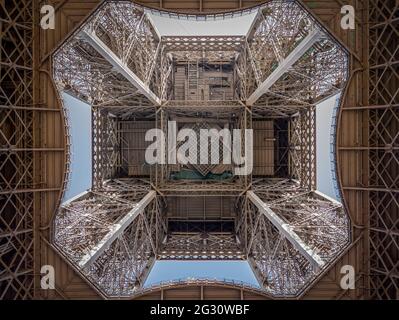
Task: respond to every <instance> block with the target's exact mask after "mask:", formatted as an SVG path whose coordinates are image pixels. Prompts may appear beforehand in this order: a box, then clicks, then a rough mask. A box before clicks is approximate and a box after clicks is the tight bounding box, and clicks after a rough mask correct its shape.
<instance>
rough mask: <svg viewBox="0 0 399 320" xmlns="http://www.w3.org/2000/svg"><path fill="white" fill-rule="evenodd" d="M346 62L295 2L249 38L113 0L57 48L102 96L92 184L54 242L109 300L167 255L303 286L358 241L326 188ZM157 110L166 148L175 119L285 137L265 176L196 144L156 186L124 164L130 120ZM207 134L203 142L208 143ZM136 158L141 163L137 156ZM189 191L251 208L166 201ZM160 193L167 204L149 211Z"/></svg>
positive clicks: (262, 21)
mask: <svg viewBox="0 0 399 320" xmlns="http://www.w3.org/2000/svg"><path fill="white" fill-rule="evenodd" d="M346 60H347V58H346V53H345V51H344V50H343V49H342V48H341V47H340V46H339V45H338V44H337V43H336V42H335V41H334V40H332V39H331V38H330V37H329V36H328V35H327V33H325V32H324V31H323V30H322V28H321V27H320V25H319V24H318V23H316V21H315V20H314V19H313V18H312V17H311V16H310V15H309V13H307V12H306V11H304V10H303V9H302V8H301V7H300V6H299V5H298V4H296V3H295V2H291V1H272V2H270V3H268V4H266V5H264V6H262V7H260V8H259V9H258V14H257V16H256V18H255V20H254V23H253V25H252V26H251V29H250V31H249V32H248V35H247V36H245V37H243V36H225V37H222V36H219V37H211V36H203V37H184V36H179V37H172V36H168V37H160V36H159V34H158V32H157V30H156V28H155V27H154V26H153V25H152V24H151V18H150V16H149V15H148V13H146V12H145V11H143V10H142V9H140V8H139V7H137V6H135V5H133V4H131V3H129V2H121V3H120V2H111V1H110V2H106V3H105V4H104V5H103V6H101V8H100V9H99V10H98V11H97V12H96V13H95V14H94V15H93V17H92V18H91V19H90V20H89V21H88V22H87V23H86V24H85V25H84V26H82V27H81V28H80V30H79V31H78V32H77V33H76V34H75V35H74V36H72V38H71V39H70V40H69V41H68V42H67V43H66V44H64V45H63V46H62V47H61V48H60V50H58V51H57V52H56V54H55V55H54V78H55V81H56V83H57V86H58V89H59V90H61V91H62V90H63V91H65V90H68V91H69V92H71V93H73V94H75V95H77V96H78V97H80V98H81V99H85V100H86V101H87V102H89V103H90V104H91V105H92V106H93V123H92V126H93V154H94V157H93V190H91V191H88V192H87V193H85V194H84V195H81V196H79V197H78V198H76V199H72V200H71V201H69V202H67V203H66V204H64V205H63V206H62V207H61V210H60V211H59V213H58V214H57V216H56V219H55V234H54V243H55V244H56V245H57V247H58V248H60V250H61V251H63V252H64V253H65V254H66V255H67V256H68V258H69V259H70V260H71V262H72V263H74V264H75V266H76V267H77V268H80V270H82V272H83V273H85V274H86V275H87V277H88V278H89V279H90V280H92V281H93V282H95V284H96V285H97V286H98V287H99V288H100V289H101V290H103V291H104V292H105V294H107V295H110V296H120V295H129V294H131V293H132V292H133V291H134V290H136V289H137V288H138V287H140V286H142V284H143V279H145V275H146V274H147V272H148V270H149V269H150V267H151V264H152V262H153V261H154V259H189V260H201V259H206V260H207V259H224V260H226V259H227V260H229V259H233V260H236V259H248V260H249V261H250V264H251V266H252V267H253V268H254V271H255V273H256V275H257V277H258V279H259V281H260V284H261V286H262V287H263V289H264V290H266V291H268V292H269V293H270V294H272V295H277V296H281V295H285V296H294V295H297V294H298V293H299V292H300V291H301V290H302V289H303V288H304V287H305V286H306V284H307V283H309V282H310V281H311V280H312V279H314V277H316V276H317V274H318V273H319V272H320V270H322V269H323V268H324V267H325V266H326V265H328V264H329V263H331V261H332V260H333V259H334V258H335V257H336V256H337V255H338V254H339V253H340V252H341V251H342V250H343V249H344V248H345V246H347V245H348V244H349V227H350V226H349V220H348V216H347V215H346V214H345V212H344V210H343V208H342V205H340V204H339V203H337V202H336V201H334V200H332V199H329V198H327V197H325V196H323V195H321V194H320V193H318V192H317V191H315V188H316V179H315V177H316V170H315V160H316V159H315V143H316V136H315V104H316V103H317V102H318V101H320V100H322V99H324V98H325V97H328V96H330V95H332V94H336V93H338V92H339V91H340V90H342V88H343V86H344V85H345V80H346V77H347V62H346ZM157 64H158V65H157ZM156 65H157V66H156ZM215 97H221V98H222V99H221V100H215ZM219 99H220V98H219ZM150 108H153V109H152V110H153V111H152V112H151V109H150ZM151 113H152V115H151ZM148 120H152V121H154V120H155V121H154V125H155V126H156V127H157V128H160V129H161V130H162V131H163V132H164V133H168V134H167V135H166V138H167V141H168V143H167V148H166V150H168V151H167V152H166V153H169V152H171V150H172V149H171V147H172V145H169V144H170V143H172V144H173V143H174V142H173V140H170V138H173V137H169V132H168V129H169V126H170V121H174V122H175V123H176V129H178V130H180V129H187V128H191V129H193V130H194V133H195V134H197V135H198V136H199V132H200V130H201V129H216V130H218V131H219V130H221V129H222V128H225V129H241V130H242V132H244V134H245V130H246V129H252V127H253V123H254V121H266V122H265V123H268V124H267V126H269V129H264V128H263V129H262V126H257V125H256V126H254V127H255V130H269V131H271V132H269V133H268V134H267V136H268V137H270V138H269V139H270V140H272V141H273V140H276V141H278V142H276V143H272V144H271V145H270V144H266V145H264V146H263V147H264V148H265V149H264V150H265V151H264V152H263V153H259V152H258V153H257V156H258V157H257V159H256V162H257V164H259V163H260V165H264V166H268V167H269V171H264V172H263V175H264V176H263V177H262V178H261V179H260V180H259V179H256V180H254V181H252V176H251V175H245V176H234V174H232V171H233V170H232V168H231V166H227V165H216V164H214V165H205V164H201V165H198V164H195V163H194V161H190V160H192V159H191V158H198V157H199V155H198V153H196V154H192V155H191V156H190V157H191V158H190V159H189V163H188V165H181V164H159V165H157V166H156V169H155V170H151V171H150V176H147V177H146V179H149V181H150V183H151V188H152V189H153V191H151V192H150V193H149V194H147V195H146V196H144V195H143V194H142V193H140V192H138V190H140V189H141V188H143V186H142V183H138V181H137V180H136V179H137V173H138V172H140V170H138V171H136V172H133V171H129V170H128V175H126V170H125V171H124V173H123V171H121V170H118V169H120V168H121V165H120V162H121V154H122V155H124V154H125V152H124V151H121V149H120V141H122V144H123V145H124V146H125V145H126V139H127V138H126V137H125V136H124V138H122V136H121V135H123V134H124V133H123V130H122V131H120V130H119V129H118V128H129V130H132V129H134V123H135V122H136V123H137V128H140V121H148ZM126 121H129V123H130V125H129V126H128V127H126V126H125V125H124V124H123V123H124V122H126ZM267 121H268V122H267ZM279 121H280V122H279ZM274 122H276V128H277V127H278V126H279V125H280V126H282V122H284V123H285V125H284V126H285V130H280V131H278V130H277V129H276V132H277V136H278V137H279V139H274V131H275V130H274V129H271V128H274V125H273V124H274ZM270 125H271V127H270ZM256 128H258V129H256ZM241 138H242V141H243V142H244V141H245V139H244V136H242V137H241ZM280 138H281V141H280ZM196 141H197V142H196V144H197V143H199V141H201V140H199V139H197V140H196ZM223 143H225V142H223ZM223 143H222V140H221V141H220V145H221V146H222V145H223ZM263 143H264V142H260V146H261V147H262V144H263ZM196 144H195V145H192V146H191V147H194V148H196V150H197V152H199V150H200V148H197V147H198V146H197V145H196ZM127 145H128V147H127V148H133V149H132V150H135V152H139V151H138V150H141V151H140V152H143V150H142V149H140V146H141V145H134V143H133V142H132V145H130V144H129V143H127ZM135 147H136V148H135ZM270 147H271V149H270ZM274 148H276V149H278V150H279V151H278V152H274ZM221 149H222V148H221V147H220V146H219V149H218V150H216V149H215V150H213V149H211V150H210V156H211V155H212V154H217V153H221ZM280 149H283V150H284V151H285V152H281V150H280ZM272 150H273V152H272ZM242 152H243V153H242V155H244V152H245V146H244V147H243V148H242ZM268 153H270V154H268ZM274 154H276V155H277V157H274V156H273V155H274ZM266 155H267V156H268V158H270V159H268V160H267V163H263V164H262V161H266V160H264V157H265V156H266ZM164 156H165V158H168V154H165V155H164ZM177 158H179V154H177ZM123 159H124V160H123V161H125V162H127V165H128V166H129V161H130V158H129V157H128V158H127V159H126V156H124V158H123ZM197 160H198V159H197ZM279 161H280V162H285V163H286V170H285V171H284V173H285V175H284V174H283V176H281V174H282V170H280V166H277V170H276V172H275V171H274V170H273V168H274V166H275V162H279ZM270 168H271V169H270ZM135 176H136V177H135ZM122 178H123V179H128V180H125V181H129V182H125V183H128V184H127V185H126V188H128V189H127V190H131V191H132V192H133V190H134V192H133V193H134V195H132V194H130V193H129V197H126V195H124V191H123V190H122V189H118V190H116V191H114V190H111V189H110V186H109V183H110V182H109V181H108V179H122ZM282 178H284V179H288V180H281V179H282ZM112 181H114V183H115V182H117V181H120V180H112ZM133 181H134V182H133ZM117 183H118V182H117ZM119 187H120V186H119ZM125 192H126V191H125ZM155 194H157V196H155ZM150 195H151V198H150V199H149V198H148V197H150ZM181 196H185V197H191V196H195V197H198V196H202V197H228V198H230V200H229V201H230V202H233V203H234V202H236V200H238V202H239V203H240V205H239V206H237V208H236V209H233V211H235V212H234V213H233V214H232V215H231V212H230V215H231V217H230V219H228V220H226V218H224V220H223V219H222V220H220V217H219V218H216V220H215V218H214V217H213V218H212V213H211V212H210V211H208V210H209V209H208V208H205V205H204V215H203V216H202V218H201V219H200V220H198V218H197V219H195V218H194V215H193V214H191V215H190V214H189V215H188V216H187V217H186V219H184V220H181V219H180V220H179V219H178V220H176V219H171V214H168V212H167V211H168V210H167V209H166V210H162V206H160V205H159V203H158V202H159V201H161V202H162V201H164V200H165V199H168V200H167V201H177V198H178V197H181ZM155 197H156V198H157V199H158V200H154V198H155ZM171 198H173V199H174V200H170V199H171ZM215 199H216V198H215ZM152 201H154V203H156V204H158V205H157V207H156V208H157V209H156V210H155V211H154V209H151V210H152V211H151V210H150V212H149V210H147V209H146V206H147V205H149V203H152ZM214 201H216V200H214ZM175 207H176V208H177V206H175ZM177 210H179V209H177ZM174 214H175V215H176V212H175V213H174ZM177 215H178V216H179V213H177ZM152 225H154V228H155V230H152V229H151V227H149V226H152ZM125 241H126V242H125ZM123 250H125V251H123ZM111 261H112V263H116V265H115V266H114V268H113V269H112V270H111V269H108V268H111ZM115 261H116V262H115ZM146 261H147V263H146ZM128 262H129V263H128ZM129 267H130V268H131V270H129ZM100 270H101V271H100ZM119 283H123V285H122V286H120V287H118V284H119ZM132 283H133V284H132Z"/></svg>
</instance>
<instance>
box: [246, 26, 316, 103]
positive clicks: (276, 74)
mask: <svg viewBox="0 0 399 320" xmlns="http://www.w3.org/2000/svg"><path fill="white" fill-rule="evenodd" d="M321 36H322V32H321V31H320V30H318V29H314V30H312V31H311V32H310V33H309V34H308V35H307V36H306V37H305V39H303V40H302V41H301V42H300V43H299V45H298V46H297V47H296V48H295V49H294V50H293V51H292V52H291V53H290V54H289V55H288V57H287V58H285V59H284V60H283V61H282V62H281V63H280V64H279V66H278V67H277V68H276V69H275V70H274V71H273V72H272V73H271V74H270V75H269V76H268V77H267V79H266V80H265V81H263V82H262V83H261V84H260V86H259V87H258V88H257V89H256V90H255V92H254V93H252V94H251V96H250V97H249V99H248V100H247V105H249V106H252V105H254V104H255V102H256V101H258V99H259V98H260V97H261V96H262V95H264V94H265V93H266V92H267V91H268V90H269V89H270V88H271V87H272V86H273V84H275V83H276V82H277V81H278V80H279V79H280V78H281V77H282V76H283V75H284V74H285V73H286V72H287V71H288V70H289V69H290V68H291V67H292V66H293V65H294V64H295V63H296V62H297V61H298V60H299V59H300V58H301V57H302V56H303V55H304V54H305V53H306V51H308V50H309V49H310V48H311V47H312V46H313V45H314V44H315V43H316V42H317V41H318V40H319V39H320V37H321Z"/></svg>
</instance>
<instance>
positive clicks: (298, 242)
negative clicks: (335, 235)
mask: <svg viewBox="0 0 399 320" xmlns="http://www.w3.org/2000/svg"><path fill="white" fill-rule="evenodd" d="M247 197H248V199H249V200H250V201H251V202H252V203H253V204H254V205H255V206H256V207H257V208H258V209H259V211H260V213H261V214H263V215H265V216H266V218H267V219H268V220H269V221H270V222H271V223H272V224H273V225H274V226H275V227H276V228H277V229H278V230H279V231H280V232H281V233H282V234H283V235H284V236H285V238H286V239H287V240H288V241H289V242H290V243H291V244H292V245H293V246H294V248H295V249H297V250H298V251H299V252H300V253H301V254H302V255H303V256H304V257H305V258H306V259H307V260H308V261H309V262H310V263H311V264H312V265H313V267H315V268H316V269H321V268H322V267H323V266H324V261H323V260H322V259H321V257H320V256H319V255H318V254H317V253H316V252H314V250H312V249H311V248H310V247H309V246H308V245H306V243H304V242H303V241H302V239H301V238H300V237H299V236H298V235H297V234H296V233H295V231H294V230H293V228H292V227H291V226H290V225H289V224H288V223H286V222H285V221H284V220H282V219H281V218H280V217H279V216H278V215H277V214H276V213H275V212H274V211H273V210H272V209H270V207H269V206H268V205H267V204H266V203H264V202H263V201H262V200H261V199H260V198H259V197H258V196H257V195H256V194H255V193H254V192H253V191H248V193H247Z"/></svg>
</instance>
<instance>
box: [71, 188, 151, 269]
mask: <svg viewBox="0 0 399 320" xmlns="http://www.w3.org/2000/svg"><path fill="white" fill-rule="evenodd" d="M155 197H156V192H155V191H150V192H149V193H148V194H147V195H146V196H145V197H144V198H143V200H141V201H140V202H139V203H137V204H136V205H135V206H134V208H133V209H132V210H131V211H130V212H129V213H128V214H127V215H125V216H124V217H123V218H122V219H121V220H120V221H118V222H117V223H115V224H114V225H113V226H112V227H111V228H110V231H109V232H108V233H107V234H106V235H105V236H104V237H103V238H102V239H101V241H100V242H99V243H98V244H97V245H96V246H94V248H93V249H92V250H91V251H90V252H89V253H88V254H86V255H85V256H84V257H83V258H82V260H81V261H80V262H79V266H80V267H81V268H88V267H90V266H91V265H92V264H93V263H94V261H96V260H97V259H98V257H100V256H101V255H102V254H103V253H104V252H105V250H107V249H108V248H109V247H110V246H111V244H112V243H113V242H114V241H115V240H116V239H117V238H118V237H119V236H120V235H121V234H122V233H123V232H124V231H125V230H126V228H127V227H128V226H129V225H130V224H131V223H132V222H133V221H134V219H136V218H137V216H138V215H139V214H141V213H142V212H143V211H144V209H145V208H146V207H147V206H148V205H149V204H150V203H151V201H152V200H154V199H155Z"/></svg>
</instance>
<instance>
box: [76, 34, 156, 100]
mask: <svg viewBox="0 0 399 320" xmlns="http://www.w3.org/2000/svg"><path fill="white" fill-rule="evenodd" d="M81 35H82V36H83V37H84V39H85V40H86V41H87V42H88V43H89V44H90V45H91V46H92V47H93V48H94V49H95V50H96V51H97V52H98V53H99V54H100V55H101V56H102V57H103V58H104V59H106V60H107V61H108V62H109V63H110V64H111V65H112V66H113V67H114V68H115V69H116V70H117V72H118V73H120V74H121V75H123V76H124V77H125V78H126V80H128V81H129V82H130V83H131V84H132V85H134V86H135V87H136V88H137V90H139V92H140V93H141V94H143V95H144V96H145V97H146V98H148V100H150V101H151V102H152V103H153V104H155V105H157V106H159V105H161V99H160V98H158V97H157V96H156V95H155V93H154V92H152V91H151V90H150V88H149V87H148V86H147V85H146V84H145V83H144V82H143V81H142V80H141V79H140V78H139V77H138V76H136V75H135V74H134V72H133V71H132V70H130V69H129V67H128V66H127V65H126V64H125V63H124V62H122V60H121V59H120V58H119V57H118V56H117V55H116V54H115V53H113V52H112V50H111V49H110V48H108V47H107V45H106V44H105V43H104V42H102V41H101V39H100V38H99V37H97V35H96V34H95V33H94V32H88V31H86V30H83V31H81Z"/></svg>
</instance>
